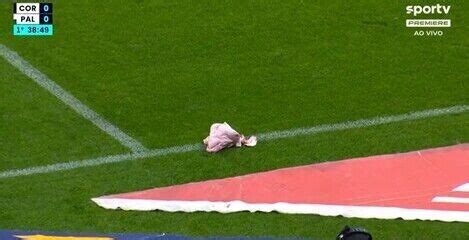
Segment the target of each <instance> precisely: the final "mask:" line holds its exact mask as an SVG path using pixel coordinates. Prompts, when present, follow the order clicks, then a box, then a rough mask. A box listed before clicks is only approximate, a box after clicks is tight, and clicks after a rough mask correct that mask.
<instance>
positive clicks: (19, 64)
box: [0, 44, 147, 152]
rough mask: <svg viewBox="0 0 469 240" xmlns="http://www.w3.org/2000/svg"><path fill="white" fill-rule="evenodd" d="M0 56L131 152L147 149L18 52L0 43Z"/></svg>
mask: <svg viewBox="0 0 469 240" xmlns="http://www.w3.org/2000/svg"><path fill="white" fill-rule="evenodd" d="M0 56H2V57H3V58H5V60H6V61H8V62H9V63H10V64H11V65H13V66H14V67H15V68H17V69H18V70H20V71H21V72H22V73H23V74H25V75H26V76H28V77H29V78H31V79H32V80H33V81H34V82H36V83H37V84H38V85H39V86H41V87H42V88H44V89H45V90H47V91H48V92H50V93H51V94H52V95H54V96H56V97H57V98H58V99H60V100H61V101H62V102H63V103H65V104H66V105H67V106H69V107H70V108H71V109H73V110H74V111H75V112H77V113H78V114H80V115H81V116H83V117H84V118H85V119H87V120H89V121H90V122H92V123H93V124H94V125H96V126H97V127H98V128H100V129H101V130H103V131H104V132H106V133H107V134H109V135H110V136H111V137H113V138H114V139H116V140H117V141H119V142H120V143H121V144H122V145H124V146H126V147H128V148H129V149H131V150H132V151H133V152H143V151H147V149H146V148H145V147H144V146H143V145H142V144H141V143H140V142H138V141H137V140H135V139H134V138H132V137H130V136H129V135H127V134H126V133H124V132H123V131H122V130H120V129H119V128H118V127H117V126H115V125H113V124H112V123H110V122H109V121H107V120H106V119H104V118H103V117H102V116H100V115H99V114H98V113H96V112H95V111H93V110H92V109H91V108H89V107H88V106H86V105H85V104H83V103H82V102H81V101H80V100H78V99H77V98H75V97H74V96H73V95H72V94H70V93H69V92H67V91H66V90H65V89H63V88H62V87H61V86H60V85H58V84H57V83H55V82H54V81H52V80H51V79H50V78H49V77H47V76H46V75H45V74H43V73H42V72H41V71H39V70H38V69H36V68H35V67H33V66H32V65H31V64H30V63H28V62H27V61H26V60H24V59H23V58H22V57H21V56H20V55H19V54H18V53H16V52H15V51H13V50H11V49H9V48H8V47H6V46H5V45H2V44H0Z"/></svg>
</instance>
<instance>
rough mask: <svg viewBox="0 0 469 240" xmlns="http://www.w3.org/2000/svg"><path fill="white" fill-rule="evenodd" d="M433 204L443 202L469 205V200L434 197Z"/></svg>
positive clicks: (465, 198) (464, 198)
mask: <svg viewBox="0 0 469 240" xmlns="http://www.w3.org/2000/svg"><path fill="white" fill-rule="evenodd" d="M432 202H442V203H469V198H467V197H434V198H433V199H432Z"/></svg>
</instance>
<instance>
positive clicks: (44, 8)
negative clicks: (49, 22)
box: [39, 3, 52, 13]
mask: <svg viewBox="0 0 469 240" xmlns="http://www.w3.org/2000/svg"><path fill="white" fill-rule="evenodd" d="M39 13H52V3H39Z"/></svg>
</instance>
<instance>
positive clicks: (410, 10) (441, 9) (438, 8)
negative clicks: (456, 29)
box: [405, 4, 451, 16]
mask: <svg viewBox="0 0 469 240" xmlns="http://www.w3.org/2000/svg"><path fill="white" fill-rule="evenodd" d="M405 9H406V10H407V14H413V15H414V16H417V15H419V14H435V13H437V14H443V13H444V14H448V13H449V10H450V9H451V6H450V5H448V6H443V5H440V4H437V5H432V6H428V5H427V6H419V5H415V6H407V7H406V8H405Z"/></svg>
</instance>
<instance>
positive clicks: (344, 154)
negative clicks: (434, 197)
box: [0, 0, 469, 239]
mask: <svg viewBox="0 0 469 240" xmlns="http://www.w3.org/2000/svg"><path fill="white" fill-rule="evenodd" d="M26 2H28V1H26ZM29 2H31V1H29ZM52 2H53V3H54V25H55V34H54V36H53V37H36V38H31V37H30V38H22V37H13V36H12V34H11V23H12V19H11V18H12V14H11V8H12V6H11V5H12V4H11V2H9V1H0V23H1V24H0V44H4V45H5V46H7V47H9V48H11V49H13V50H14V51H16V52H18V53H19V54H20V55H21V56H22V57H23V58H24V59H26V60H27V61H28V62H30V63H31V64H32V65H33V66H35V67H36V68H38V69H39V70H40V71H42V72H43V73H45V74H46V75H47V76H49V77H50V78H51V79H52V80H54V81H55V82H56V83H58V84H59V85H61V86H62V87H63V88H64V89H66V90H67V91H69V92H70V93H72V94H73V95H74V96H75V97H77V98H78V99H80V100H81V101H82V102H83V103H85V104H86V105H87V106H89V107H90V108H92V109H93V110H95V111H96V112H98V113H99V114H101V115H102V116H103V117H104V118H106V119H107V120H109V121H110V122H111V123H113V124H115V125H116V126H118V127H119V128H120V129H121V130H123V131H124V132H126V133H127V134H129V135H130V136H132V137H134V138H135V139H137V140H138V141H140V142H141V143H142V144H143V145H145V146H146V147H147V148H149V149H154V148H164V147H171V146H178V145H181V144H193V143H196V142H201V140H202V139H203V138H204V137H205V136H206V135H207V133H208V128H209V126H210V124H211V123H213V122H222V121H227V122H229V123H231V124H232V125H233V126H234V127H235V129H238V130H240V131H241V132H244V133H248V134H249V133H258V132H270V131H275V130H284V129H292V128H299V127H307V126H315V125H319V124H328V123H337V122H344V121H348V120H357V119H366V118H371V117H375V116H387V115H394V114H403V113H407V112H413V111H420V110H426V109H434V108H444V107H450V106H454V105H467V104H469V86H468V80H469V64H468V59H469V27H468V26H469V24H468V23H469V22H468V20H469V19H468V16H467V9H468V7H469V4H468V3H467V2H463V1H443V2H442V1H440V2H436V1H414V2H410V1H371V0H366V1H355V2H353V3H352V2H350V3H345V2H343V1H334V0H333V1H314V2H313V1H244V0H242V1H179V0H174V1H160V0H158V1H156V0H153V1H151V0H127V1H118V0H112V1H110V0H108V1H93V0H74V1H65V0H63V1H52ZM417 3H418V4H425V5H431V4H436V3H440V4H443V3H444V4H448V5H452V10H451V13H450V15H449V18H451V19H452V21H453V26H452V27H451V28H448V29H445V33H444V36H440V37H430V36H425V37H417V36H413V30H411V29H408V28H406V27H405V19H406V18H408V15H406V14H405V6H406V5H408V4H412V5H414V4H417ZM464 14H465V15H464ZM0 89H1V93H2V95H1V96H2V97H1V100H0V116H1V122H0V172H1V171H6V170H10V169H21V168H26V167H33V166H40V165H45V164H53V163H62V162H68V161H75V160H85V159H92V158H97V157H102V156H108V155H115V154H122V153H128V152H129V150H128V149H127V148H125V147H124V146H121V145H120V144H119V142H117V141H115V140H114V139H113V138H112V137H110V136H108V135H107V134H106V133H105V132H103V131H101V130H99V129H98V128H97V127H95V126H94V125H93V124H92V123H90V122H89V121H87V120H85V119H84V118H83V117H82V116H80V115H78V114H76V113H75V112H74V111H73V110H71V109H70V108H68V107H67V106H66V105H64V104H63V103H62V102H61V101H60V100H58V99H57V98H56V97H54V96H53V95H51V94H50V93H48V92H47V91H45V90H44V89H42V88H41V87H39V86H38V85H37V84H36V83H34V82H33V81H32V80H31V79H29V78H28V77H27V76H25V75H23V74H22V73H21V72H20V71H18V70H17V69H16V68H14V67H13V66H11V65H10V64H9V63H8V62H7V61H5V60H4V59H3V58H0ZM464 142H469V114H468V113H467V112H466V113H462V114H455V115H447V116H440V117H434V118H428V119H421V120H416V121H408V122H399V123H391V124H386V125H381V126H374V127H368V128H361V129H351V130H344V131H337V132H327V133H321V134H316V135H310V136H302V137H297V138H291V139H279V140H273V141H266V142H262V141H261V142H260V143H259V144H258V146H256V147H255V148H249V149H232V150H229V151H224V152H222V153H220V154H207V153H205V152H203V151H197V152H189V153H183V154H173V155H167V156H163V157H154V158H146V159H142V160H139V161H127V162H121V163H115V164H107V165H101V166H95V167H87V168H78V169H74V170H71V171H62V172H53V173H47V174H37V175H31V176H19V177H14V178H5V179H0V192H1V194H0V229H20V230H48V231H78V232H169V233H177V234H185V235H191V236H208V235H234V236H240V235H249V236H284V237H287V236H296V237H316V238H320V239H333V238H334V236H335V234H336V233H337V232H338V231H339V230H340V229H341V228H342V227H343V226H344V225H345V224H349V225H352V226H362V227H365V228H366V229H368V230H369V231H371V232H372V234H373V236H374V237H375V238H376V239H468V238H469V224H467V223H443V222H430V221H403V220H376V219H372V220H364V219H357V218H343V217H320V216H316V215H286V214H277V213H234V214H219V213H165V212H125V211H112V210H105V209H102V208H100V207H98V206H97V205H95V204H94V203H92V202H91V200H90V198H92V197H97V196H101V195H104V194H113V193H119V192H128V191H133V190H141V189H145V188H152V187H158V186H168V185H173V184H179V183H186V182H191V181H201V180H206V179H214V178H223V177H228V176H236V175H241V174H246V173H252V172H258V171H264V170H270V169H276V168H281V167H287V166H296V165H303V164H311V163H316V162H323V161H334V160H340V159H345V158H351V157H358V156H370V155H377V154H385V153H396V152H406V151H411V150H417V149H424V148H431V147H437V146H447V145H453V144H457V143H464Z"/></svg>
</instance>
